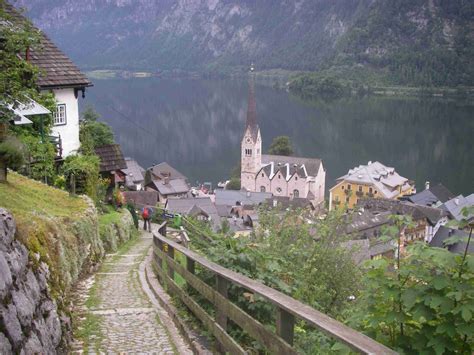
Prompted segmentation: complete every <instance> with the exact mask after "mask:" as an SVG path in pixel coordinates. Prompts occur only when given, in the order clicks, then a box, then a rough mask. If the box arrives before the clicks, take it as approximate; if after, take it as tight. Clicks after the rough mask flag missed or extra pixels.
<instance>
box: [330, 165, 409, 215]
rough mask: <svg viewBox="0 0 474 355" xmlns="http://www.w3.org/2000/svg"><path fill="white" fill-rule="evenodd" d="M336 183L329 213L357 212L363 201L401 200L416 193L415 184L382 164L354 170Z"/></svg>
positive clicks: (331, 193)
mask: <svg viewBox="0 0 474 355" xmlns="http://www.w3.org/2000/svg"><path fill="white" fill-rule="evenodd" d="M336 182H337V183H336V185H335V186H333V187H332V188H331V189H329V210H332V209H334V208H353V207H354V206H355V205H356V204H357V203H358V202H359V200H360V199H362V198H377V197H383V198H389V199H397V198H398V197H401V196H404V195H410V194H412V193H415V192H416V190H415V184H414V182H413V181H410V180H408V179H407V178H405V177H403V176H400V175H399V174H398V173H397V172H396V171H395V169H394V168H391V167H387V166H385V165H383V164H382V163H380V162H378V161H376V162H371V161H369V162H368V163H367V165H359V166H358V167H355V168H353V169H350V170H349V171H348V173H347V174H346V175H344V176H341V177H340V178H338V179H336Z"/></svg>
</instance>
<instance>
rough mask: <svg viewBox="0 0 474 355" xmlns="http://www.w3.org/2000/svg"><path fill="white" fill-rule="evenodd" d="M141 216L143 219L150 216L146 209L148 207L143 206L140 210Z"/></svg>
mask: <svg viewBox="0 0 474 355" xmlns="http://www.w3.org/2000/svg"><path fill="white" fill-rule="evenodd" d="M142 217H143V219H148V218H149V217H150V212H149V211H148V208H146V207H145V208H144V209H143V212H142Z"/></svg>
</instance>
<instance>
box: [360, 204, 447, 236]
mask: <svg viewBox="0 0 474 355" xmlns="http://www.w3.org/2000/svg"><path fill="white" fill-rule="evenodd" d="M361 209H362V210H363V213H372V214H374V215H375V216H377V215H404V216H410V217H411V218H412V220H413V222H414V223H415V226H413V227H411V228H407V229H405V231H404V235H405V238H406V241H407V243H409V242H411V241H414V240H423V241H426V242H428V243H429V242H430V241H431V239H433V237H434V235H435V234H436V232H437V231H438V229H439V228H440V227H441V226H443V225H445V224H446V223H447V222H448V215H447V213H446V212H445V211H443V210H442V209H439V208H433V207H427V206H422V205H416V204H413V203H410V202H407V201H399V200H391V199H382V198H371V199H363V200H361V201H360V202H359V203H358V204H357V207H356V210H361ZM352 216H355V217H354V218H357V214H356V213H353V214H352ZM387 223H388V224H391V223H392V222H391V220H390V219H389V218H388V220H387Z"/></svg>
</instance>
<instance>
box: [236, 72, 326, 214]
mask: <svg viewBox="0 0 474 355" xmlns="http://www.w3.org/2000/svg"><path fill="white" fill-rule="evenodd" d="M250 75H251V77H250V80H249V98H248V110H247V121H246V125H245V132H244V136H243V138H242V143H241V175H240V180H241V188H242V189H243V190H246V191H257V192H271V193H273V195H274V196H283V197H289V198H290V199H292V198H306V199H308V200H310V201H311V202H312V203H313V204H314V205H315V206H316V205H319V204H322V203H323V202H324V188H325V181H326V171H325V170H324V167H323V162H322V160H321V159H313V158H299V157H293V156H281V155H268V154H262V136H261V134H260V128H259V126H258V123H257V104H256V101H255V88H254V78H253V73H250Z"/></svg>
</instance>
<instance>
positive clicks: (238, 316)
mask: <svg viewBox="0 0 474 355" xmlns="http://www.w3.org/2000/svg"><path fill="white" fill-rule="evenodd" d="M153 243H154V258H153V260H154V265H153V266H154V270H155V272H156V273H157V276H158V278H159V280H160V282H161V283H162V284H163V285H165V286H166V288H167V291H168V292H169V293H171V294H173V295H175V296H177V297H179V299H180V300H181V301H182V302H183V303H184V304H185V305H186V306H187V307H188V308H189V310H191V312H192V313H193V314H194V315H195V316H196V317H197V318H198V319H199V320H200V321H201V322H202V323H203V324H204V326H205V327H206V328H207V329H208V330H209V331H210V332H211V333H212V334H213V335H214V336H215V338H216V339H217V342H218V350H219V351H221V352H224V351H227V352H229V353H231V354H244V353H245V351H244V349H243V348H242V347H241V346H240V345H239V344H238V343H237V342H236V341H235V340H234V339H233V338H232V337H231V336H230V335H229V334H228V333H227V322H228V320H229V319H230V320H232V321H233V322H234V323H235V324H237V325H238V326H239V327H241V328H242V329H243V330H244V331H246V332H247V333H248V334H249V335H250V336H251V337H253V338H254V339H255V340H257V341H258V342H259V343H260V344H262V345H263V346H264V347H265V348H266V349H267V350H268V351H269V352H270V353H272V354H296V350H295V349H294V347H293V336H294V325H295V319H301V320H304V321H305V322H306V323H307V324H310V325H312V326H314V327H315V328H317V329H319V330H321V331H323V332H324V333H325V334H327V335H328V336H330V337H332V338H334V339H336V340H338V341H341V342H342V343H344V344H346V345H348V346H349V347H350V348H352V349H354V350H356V351H358V352H360V353H363V354H395V352H394V351H393V350H391V349H389V348H387V347H385V346H384V345H382V344H380V343H378V342H376V341H375V340H373V339H371V338H369V337H367V336H366V335H364V334H362V333H359V332H357V331H355V330H353V329H352V328H349V327H347V326H346V325H344V324H342V323H340V322H338V321H336V320H335V319H332V318H330V317H328V316H327V315H325V314H323V313H321V312H319V311H317V310H315V309H313V308H312V307H310V306H308V305H305V304H303V303H301V302H299V301H297V300H295V299H293V298H291V297H290V296H287V295H285V294H283V293H281V292H279V291H277V290H274V289H272V288H270V287H268V286H265V285H263V284H262V283H260V282H258V281H255V280H252V279H250V278H248V277H246V276H243V275H241V274H239V273H236V272H234V271H231V270H229V269H226V268H224V267H222V266H220V265H217V264H215V263H213V262H211V261H209V260H207V259H206V258H204V257H202V256H200V255H199V254H197V253H195V252H193V251H191V250H189V249H187V248H185V247H184V246H182V245H180V244H178V243H175V242H174V241H172V240H170V239H167V238H166V222H165V223H163V224H161V225H160V227H159V231H158V234H156V233H155V234H154V237H153ZM175 252H179V253H181V254H182V255H183V256H184V258H185V259H186V266H183V265H181V264H180V263H179V262H178V261H177V260H176V259H175ZM196 265H199V267H200V268H202V269H204V270H207V271H210V272H212V273H213V274H214V275H215V278H216V283H215V284H216V287H215V288H213V287H211V286H209V285H208V284H207V283H205V282H204V281H202V280H201V279H200V278H198V277H197V276H196V275H195V268H196ZM175 273H176V274H179V276H181V278H182V279H184V280H185V282H186V284H187V285H188V286H190V287H192V288H193V289H194V290H196V291H197V292H199V293H200V294H201V295H202V296H203V297H204V298H206V299H207V300H208V301H209V302H210V303H212V304H213V305H214V307H215V317H212V316H210V315H209V314H208V313H207V312H206V311H205V310H204V309H203V308H202V307H201V306H200V305H199V304H198V303H197V302H196V301H195V300H194V299H193V298H192V297H191V296H190V295H189V294H188V293H187V291H186V289H184V288H182V287H180V286H179V285H178V284H177V283H176V281H175ZM231 284H234V285H237V286H239V287H242V288H244V289H246V290H248V291H249V292H251V293H253V294H255V295H259V296H261V297H263V298H264V299H266V300H268V301H269V302H271V303H272V304H273V305H274V306H275V309H276V332H274V331H272V330H271V329H269V328H268V327H265V326H264V325H263V324H262V323H260V322H259V321H258V320H257V319H255V318H253V317H252V316H251V315H250V314H248V313H246V312H245V311H243V310H242V309H241V308H239V307H238V306H237V305H236V304H234V303H233V302H231V301H230V300H229V299H228V298H227V291H228V289H229V286H230V285H231Z"/></svg>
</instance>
